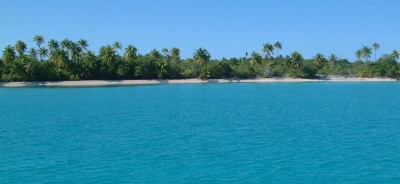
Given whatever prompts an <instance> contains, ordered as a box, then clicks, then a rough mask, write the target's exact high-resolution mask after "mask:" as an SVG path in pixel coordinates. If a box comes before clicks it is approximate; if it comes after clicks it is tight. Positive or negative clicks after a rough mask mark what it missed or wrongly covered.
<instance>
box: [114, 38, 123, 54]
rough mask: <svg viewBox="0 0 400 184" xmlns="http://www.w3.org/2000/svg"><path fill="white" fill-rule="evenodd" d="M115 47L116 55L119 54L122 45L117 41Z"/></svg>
mask: <svg viewBox="0 0 400 184" xmlns="http://www.w3.org/2000/svg"><path fill="white" fill-rule="evenodd" d="M113 47H114V49H115V51H116V53H118V50H121V49H122V44H121V43H120V42H118V41H116V42H114V44H113Z"/></svg>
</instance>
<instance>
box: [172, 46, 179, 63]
mask: <svg viewBox="0 0 400 184" xmlns="http://www.w3.org/2000/svg"><path fill="white" fill-rule="evenodd" d="M180 55H181V51H180V50H179V48H177V47H173V48H172V49H171V59H172V61H174V62H179V61H180V60H181V56H180Z"/></svg>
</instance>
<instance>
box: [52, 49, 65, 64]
mask: <svg viewBox="0 0 400 184" xmlns="http://www.w3.org/2000/svg"><path fill="white" fill-rule="evenodd" d="M51 57H52V58H51V59H52V61H54V63H55V64H56V65H57V67H58V68H60V69H67V68H68V53H67V51H65V50H58V51H57V53H55V54H54V55H53V56H51Z"/></svg>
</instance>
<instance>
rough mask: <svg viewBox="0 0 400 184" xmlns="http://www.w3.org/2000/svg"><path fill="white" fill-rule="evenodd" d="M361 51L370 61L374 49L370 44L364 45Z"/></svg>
mask: <svg viewBox="0 0 400 184" xmlns="http://www.w3.org/2000/svg"><path fill="white" fill-rule="evenodd" d="M361 53H362V57H363V58H365V60H366V61H368V59H369V58H371V54H372V49H371V48H369V47H368V46H363V48H362V49H361Z"/></svg>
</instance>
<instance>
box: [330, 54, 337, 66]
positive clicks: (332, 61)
mask: <svg viewBox="0 0 400 184" xmlns="http://www.w3.org/2000/svg"><path fill="white" fill-rule="evenodd" d="M337 59H338V58H337V57H336V55H335V54H331V55H330V56H329V58H328V61H329V64H330V65H334V64H335V63H336V61H337Z"/></svg>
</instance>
